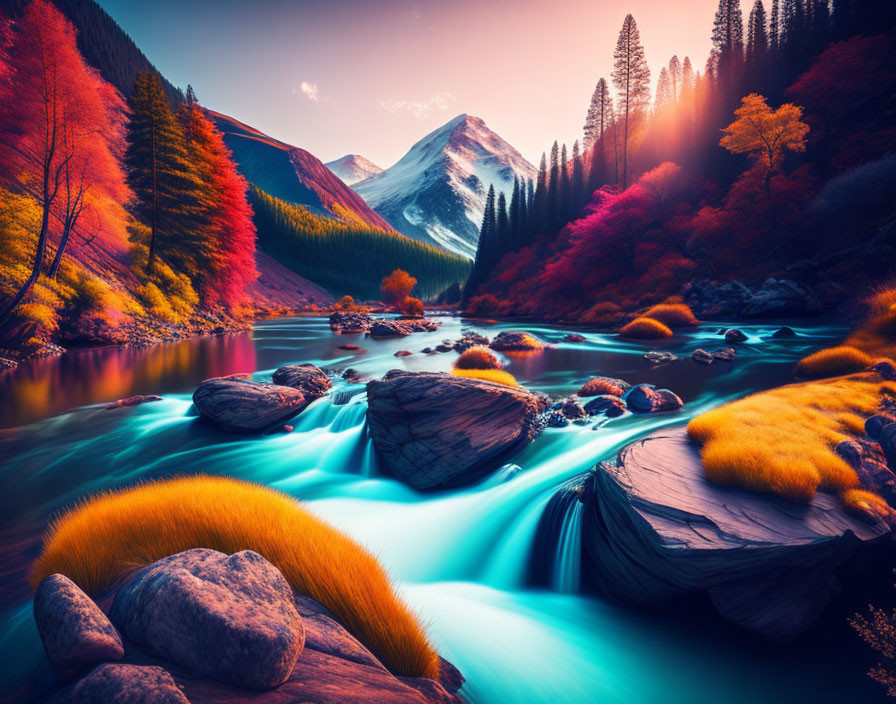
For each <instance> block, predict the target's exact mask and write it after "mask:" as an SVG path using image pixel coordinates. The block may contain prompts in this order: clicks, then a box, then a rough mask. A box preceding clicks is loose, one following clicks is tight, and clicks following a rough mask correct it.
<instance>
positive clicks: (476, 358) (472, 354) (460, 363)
mask: <svg viewBox="0 0 896 704" xmlns="http://www.w3.org/2000/svg"><path fill="white" fill-rule="evenodd" d="M454 368H455V369H500V368H501V362H499V361H498V358H497V357H496V356H495V355H494V353H493V352H492V351H491V350H490V349H489V348H488V347H483V346H481V345H480V346H477V347H471V348H469V349H467V350H464V351H463V352H462V353H461V355H460V357H458V358H457V360H455V362H454Z"/></svg>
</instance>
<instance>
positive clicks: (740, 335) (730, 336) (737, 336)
mask: <svg viewBox="0 0 896 704" xmlns="http://www.w3.org/2000/svg"><path fill="white" fill-rule="evenodd" d="M746 341H747V336H746V334H745V333H744V332H742V331H741V330H738V329H737V328H731V329H730V330H726V331H725V342H746Z"/></svg>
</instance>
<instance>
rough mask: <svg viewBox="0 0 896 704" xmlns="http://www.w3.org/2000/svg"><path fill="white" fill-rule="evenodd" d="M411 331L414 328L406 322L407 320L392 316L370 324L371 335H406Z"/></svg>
mask: <svg viewBox="0 0 896 704" xmlns="http://www.w3.org/2000/svg"><path fill="white" fill-rule="evenodd" d="M411 332H412V330H411V329H410V327H409V326H408V325H406V324H405V321H399V320H392V319H390V318H380V319H378V320H374V321H373V322H372V323H371V325H370V336H371V337H405V336H407V335H410V334H411Z"/></svg>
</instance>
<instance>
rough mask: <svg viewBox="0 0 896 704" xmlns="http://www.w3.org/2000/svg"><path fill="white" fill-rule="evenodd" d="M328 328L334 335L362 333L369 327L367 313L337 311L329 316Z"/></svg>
mask: <svg viewBox="0 0 896 704" xmlns="http://www.w3.org/2000/svg"><path fill="white" fill-rule="evenodd" d="M330 329H331V330H332V331H333V332H334V333H335V334H336V335H350V334H362V333H365V332H367V331H368V330H369V329H370V316H369V315H367V313H356V312H351V311H344V312H343V311H337V312H336V313H333V314H332V315H331V316H330Z"/></svg>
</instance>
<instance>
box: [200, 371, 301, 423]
mask: <svg viewBox="0 0 896 704" xmlns="http://www.w3.org/2000/svg"><path fill="white" fill-rule="evenodd" d="M311 400H312V399H309V398H307V397H306V396H305V394H304V392H302V391H300V390H299V389H294V388H292V387H291V386H281V385H278V384H264V383H259V382H255V381H251V380H249V379H234V378H221V379H208V380H206V381H203V382H202V383H201V384H200V385H199V386H198V387H197V388H196V391H194V392H193V404H194V405H195V406H196V409H197V410H198V411H199V413H200V414H201V415H202V416H203V417H205V418H208V419H209V420H211V421H212V422H214V423H215V424H217V425H219V426H220V427H221V428H223V429H224V430H230V431H233V432H238V433H251V432H256V431H259V430H263V429H265V428H267V427H268V426H270V425H273V424H274V423H278V422H282V421H285V420H288V419H289V418H292V417H293V416H294V415H296V414H297V413H299V412H301V411H302V410H303V409H304V408H305V406H307V405H308V404H309V403H310V402H311Z"/></svg>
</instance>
